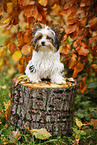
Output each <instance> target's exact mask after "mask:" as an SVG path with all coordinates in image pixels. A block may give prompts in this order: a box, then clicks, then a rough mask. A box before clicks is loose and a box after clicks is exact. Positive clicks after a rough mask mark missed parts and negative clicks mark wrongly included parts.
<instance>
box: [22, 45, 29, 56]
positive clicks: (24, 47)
mask: <svg viewBox="0 0 97 145" xmlns="http://www.w3.org/2000/svg"><path fill="white" fill-rule="evenodd" d="M21 52H22V54H24V55H27V54H29V53H31V46H30V45H28V44H25V45H24V46H23V47H22V50H21Z"/></svg>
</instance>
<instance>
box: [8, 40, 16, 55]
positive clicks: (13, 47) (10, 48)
mask: <svg viewBox="0 0 97 145" xmlns="http://www.w3.org/2000/svg"><path fill="white" fill-rule="evenodd" d="M9 50H10V52H11V53H13V52H14V51H15V50H16V45H15V43H14V42H12V43H11V44H10V46H9Z"/></svg>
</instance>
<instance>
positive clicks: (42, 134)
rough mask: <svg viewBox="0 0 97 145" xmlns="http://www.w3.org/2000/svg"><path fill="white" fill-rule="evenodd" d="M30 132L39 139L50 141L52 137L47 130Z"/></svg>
mask: <svg viewBox="0 0 97 145" xmlns="http://www.w3.org/2000/svg"><path fill="white" fill-rule="evenodd" d="M30 131H31V133H33V135H35V137H36V138H38V139H49V138H50V137H51V134H50V133H49V132H47V130H46V129H45V128H41V129H32V130H30Z"/></svg>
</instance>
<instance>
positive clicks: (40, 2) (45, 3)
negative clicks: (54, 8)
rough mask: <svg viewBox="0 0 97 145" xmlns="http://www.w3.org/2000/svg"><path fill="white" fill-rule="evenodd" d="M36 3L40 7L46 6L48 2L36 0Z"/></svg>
mask: <svg viewBox="0 0 97 145" xmlns="http://www.w3.org/2000/svg"><path fill="white" fill-rule="evenodd" d="M38 3H39V4H41V5H42V6H46V5H47V3H48V0H38Z"/></svg>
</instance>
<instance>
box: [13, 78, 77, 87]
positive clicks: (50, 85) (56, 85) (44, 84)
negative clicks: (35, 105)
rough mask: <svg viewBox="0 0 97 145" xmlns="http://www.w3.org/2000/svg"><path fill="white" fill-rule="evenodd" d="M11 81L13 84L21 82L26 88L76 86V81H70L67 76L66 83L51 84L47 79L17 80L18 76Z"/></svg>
mask: <svg viewBox="0 0 97 145" xmlns="http://www.w3.org/2000/svg"><path fill="white" fill-rule="evenodd" d="M13 82H14V83H15V85H17V84H21V85H24V86H27V87H28V88H35V89H36V88H70V87H74V86H76V81H75V80H74V81H70V80H69V79H68V78H67V79H66V84H53V83H51V82H48V81H42V82H39V83H31V82H29V81H26V82H25V81H23V80H22V81H21V80H20V81H19V80H18V78H14V79H13Z"/></svg>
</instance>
